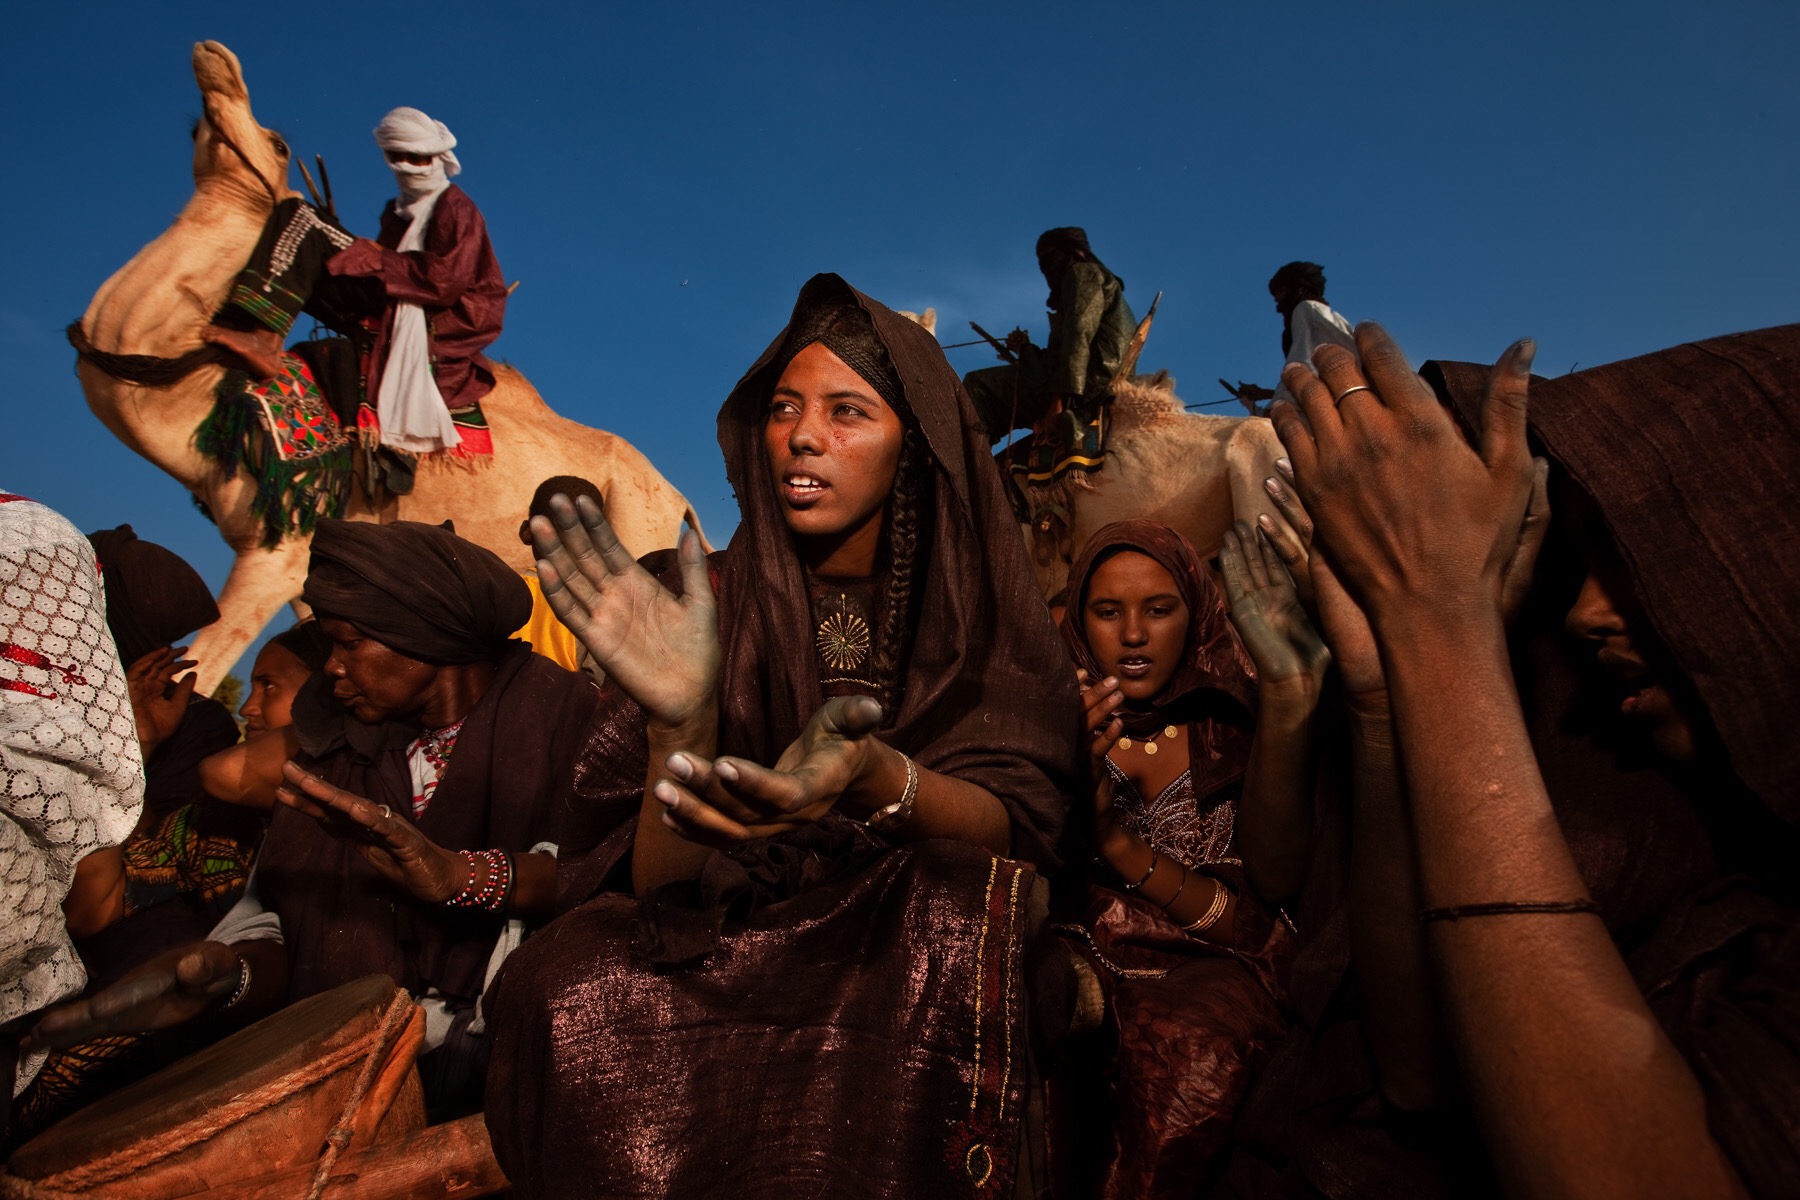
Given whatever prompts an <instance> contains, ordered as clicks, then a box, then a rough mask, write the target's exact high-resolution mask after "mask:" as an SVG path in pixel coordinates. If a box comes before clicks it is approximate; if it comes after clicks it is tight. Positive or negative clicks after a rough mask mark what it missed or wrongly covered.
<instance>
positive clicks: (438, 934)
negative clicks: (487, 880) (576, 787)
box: [256, 642, 598, 1009]
mask: <svg viewBox="0 0 1800 1200" xmlns="http://www.w3.org/2000/svg"><path fill="white" fill-rule="evenodd" d="M320 678H322V677H320V676H315V677H314V683H313V684H309V685H308V687H309V689H311V688H313V687H314V685H316V683H317V682H318V680H319V679H320ZM303 696H306V700H305V701H304V702H296V706H295V718H296V724H297V725H298V726H299V728H300V730H301V733H302V745H303V746H304V747H306V749H307V753H306V755H304V756H303V758H302V760H301V761H302V762H305V763H310V765H311V769H312V770H314V771H316V772H317V773H318V774H319V775H320V776H321V777H322V778H324V779H325V780H327V781H328V782H330V783H333V784H336V785H337V786H338V787H341V788H344V789H346V790H348V791H350V792H353V793H355V794H356V795H358V796H361V797H363V798H364V799H367V800H369V801H371V802H373V803H375V804H386V805H389V806H390V807H392V808H393V810H394V811H395V812H396V813H400V814H410V813H411V811H412V809H411V807H410V806H411V800H412V794H413V789H412V777H411V774H410V773H409V770H408V767H407V761H406V747H407V744H408V743H409V742H410V741H411V740H412V739H413V738H414V737H416V736H417V734H418V732H419V731H418V729H417V727H416V726H414V727H406V726H405V725H403V724H402V723H399V722H395V723H390V724H389V725H385V726H381V727H379V728H377V729H374V730H372V731H371V732H373V733H374V734H376V735H377V736H376V737H375V738H374V739H373V740H371V741H370V742H367V743H364V744H363V747H362V748H361V749H359V748H358V747H357V746H356V745H353V744H352V743H351V742H349V741H347V740H345V738H344V737H343V735H342V728H343V726H342V722H343V721H347V720H349V718H347V717H341V718H340V719H339V721H338V722H336V723H335V727H334V723H333V722H332V721H331V719H330V710H328V709H323V706H322V705H317V701H318V700H319V697H318V695H317V693H316V691H315V692H312V693H311V694H308V693H303ZM597 697H598V692H597V690H596V689H595V687H594V685H593V684H592V682H591V681H589V680H588V679H587V677H586V676H582V675H577V674H575V673H574V672H571V671H565V670H563V669H562V668H561V667H558V666H557V665H556V664H554V663H552V662H550V661H549V660H547V659H544V658H541V657H539V656H537V655H534V654H532V653H531V651H530V650H529V648H527V647H526V646H525V644H524V643H522V642H519V643H514V645H513V648H512V649H510V650H508V651H507V652H506V653H505V654H504V656H503V657H502V658H501V659H500V661H499V663H498V666H497V670H496V672H495V676H494V682H493V684H492V685H491V686H490V687H489V688H488V690H487V691H486V692H485V693H483V695H482V697H481V699H480V700H478V701H477V702H476V704H475V707H474V708H473V709H471V710H470V711H469V715H468V716H467V717H466V718H465V719H464V721H463V726H462V731H461V732H460V733H459V734H458V735H457V738H456V748H455V750H454V751H453V752H452V753H451V756H450V762H449V765H448V767H446V769H445V772H444V775H443V777H442V779H441V781H440V783H439V786H438V789H437V791H436V793H435V794H434V795H433V796H432V800H431V806H430V807H429V808H428V809H427V810H426V811H425V815H424V816H423V817H422V818H420V819H419V820H418V822H417V824H418V827H419V830H420V832H422V833H424V834H425V836H427V837H429V838H430V839H431V840H432V841H434V842H436V843H437V844H438V845H440V846H443V847H446V848H447V849H452V850H465V849H466V850H481V849H491V848H498V849H503V850H510V851H512V852H513V853H514V854H524V853H526V852H528V851H529V850H530V849H531V848H532V846H533V845H535V844H537V843H538V842H545V841H554V840H555V839H554V833H553V828H552V826H553V821H552V816H551V812H552V807H553V804H554V801H555V799H556V798H557V797H558V796H560V795H561V794H562V793H563V790H564V789H565V788H566V787H567V783H568V778H569V772H570V764H571V763H572V761H573V759H574V757H575V753H576V750H577V749H578V748H579V746H580V745H581V739H582V733H583V731H584V730H585V728H586V726H587V722H588V718H589V717H590V716H591V715H592V713H593V711H594V705H595V702H596V699H597ZM325 703H326V704H329V701H325ZM340 711H341V710H340ZM364 728H365V729H368V728H369V727H366V726H365V727H364ZM358 740H359V741H361V739H360V738H359V739H358ZM256 887H257V892H258V894H259V896H260V897H261V899H262V902H263V906H264V907H265V908H267V909H269V910H270V911H272V912H275V913H278V914H279V915H280V917H281V926H282V933H283V936H284V938H285V940H286V943H287V958H288V999H289V1000H290V1002H291V1001H293V1000H299V999H302V998H304V997H306V996H311V995H315V994H317V993H319V992H323V991H327V990H329V989H331V988H333V987H336V986H338V985H339V984H341V983H347V982H349V981H350V980H353V979H360V978H361V977H363V976H364V975H371V974H378V973H379V974H384V975H388V976H391V977H392V978H393V979H394V981H395V982H396V983H398V984H400V986H402V987H404V988H406V989H408V990H409V991H411V992H412V993H413V994H414V995H417V996H422V995H424V994H425V992H426V991H428V990H430V989H434V988H435V989H436V990H437V991H439V992H440V993H442V994H443V995H444V996H445V997H446V998H448V1000H449V1001H450V1004H451V1007H452V1008H453V1009H454V1008H457V1007H466V1006H467V1005H469V1004H472V1003H473V1002H474V1000H475V998H476V997H477V996H478V995H480V993H481V989H482V982H483V973H484V971H485V969H486V967H487V961H488V956H489V955H490V954H491V953H492V951H493V948H494V941H495V938H496V937H497V936H498V934H499V932H500V929H501V926H502V924H503V923H504V921H505V919H506V918H505V915H504V914H501V913H489V912H482V911H478V910H474V909H451V908H446V907H444V906H442V905H437V906H431V905H425V904H422V903H420V902H418V901H415V900H413V899H411V898H409V897H407V896H405V895H403V894H402V893H401V892H400V891H399V890H398V889H396V888H395V886H394V885H393V884H391V883H389V882H388V881H387V880H385V879H383V878H382V877H381V876H380V875H378V874H377V873H376V872H375V869H374V868H373V867H371V866H370V865H369V864H368V862H367V861H366V860H364V858H363V857H362V854H361V853H360V851H359V849H358V848H357V847H356V846H355V845H354V844H352V843H350V842H347V841H343V840H340V839H338V838H336V837H334V836H332V835H331V834H330V833H329V832H327V831H326V830H325V829H324V828H323V827H321V826H320V824H319V823H318V821H316V820H314V819H313V818H311V817H308V816H305V815H303V814H301V813H298V812H295V811H294V810H292V809H289V808H279V809H277V810H276V814H275V818H274V821H273V822H272V823H271V825H270V827H269V835H268V838H267V840H266V841H265V843H264V848H263V854H262V858H261V860H260V862H259V863H258V866H257V873H256Z"/></svg>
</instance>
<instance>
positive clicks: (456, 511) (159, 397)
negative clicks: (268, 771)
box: [78, 42, 705, 694]
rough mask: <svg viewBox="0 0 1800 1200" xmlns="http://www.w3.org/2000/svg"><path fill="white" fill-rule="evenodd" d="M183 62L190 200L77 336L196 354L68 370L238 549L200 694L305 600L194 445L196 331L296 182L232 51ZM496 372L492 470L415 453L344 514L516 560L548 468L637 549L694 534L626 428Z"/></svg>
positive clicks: (121, 274)
mask: <svg viewBox="0 0 1800 1200" xmlns="http://www.w3.org/2000/svg"><path fill="white" fill-rule="evenodd" d="M193 67H194V79H195V81H196V82H197V83H198V84H199V86H200V96H201V101H202V105H203V109H204V113H205V115H204V117H203V119H202V120H201V121H200V123H199V126H198V128H197V130H196V132H195V136H194V194H193V197H192V198H191V199H190V200H189V201H188V203H187V205H186V206H185V207H184V208H183V209H182V210H181V213H180V214H179V215H178V216H177V217H176V218H175V223H174V224H173V225H171V226H170V227H169V228H168V229H167V230H165V231H164V232H163V233H162V234H161V235H160V236H159V237H157V238H156V239H155V240H154V241H152V242H151V243H150V244H149V245H147V246H145V247H144V248H143V249H142V250H140V251H139V252H138V253H137V255H136V256H135V257H134V258H132V260H131V261H130V262H128V263H126V264H125V266H123V267H122V268H120V269H119V271H118V272H117V273H115V274H114V275H113V276H112V278H110V279H108V280H107V281H106V283H105V284H104V285H102V286H101V288H100V290H99V292H97V293H96V294H95V296H94V299H93V301H92V302H91V303H90V304H89V305H88V309H87V312H86V314H85V315H84V316H83V317H82V319H81V333H82V334H83V335H85V337H86V339H87V341H88V342H89V343H90V344H91V346H92V348H93V349H94V350H97V351H99V352H101V354H102V355H134V356H148V357H149V358H151V359H156V360H164V365H165V366H167V365H170V363H169V361H168V360H175V359H178V358H180V357H181V356H183V355H195V357H194V358H190V359H189V360H188V361H189V363H193V362H196V361H200V365H198V366H196V367H195V369H193V370H191V371H188V372H187V373H186V374H182V375H181V376H180V377H179V378H175V379H173V380H172V381H167V382H165V383H164V384H163V385H162V386H143V385H140V384H138V383H132V382H129V381H127V380H125V379H121V378H118V377H116V376H115V375H113V374H109V373H108V372H107V371H106V370H103V369H102V367H101V366H100V365H97V362H96V360H95V359H94V358H93V357H91V356H90V355H89V354H87V353H83V355H82V358H81V361H80V364H79V367H78V374H79V376H80V379H81V386H82V390H83V392H85V393H86V395H87V402H88V406H89V407H90V408H91V409H93V411H94V414H95V415H96V416H98V417H99V418H100V420H101V421H102V422H103V423H104V424H105V425H106V427H107V428H108V429H110V430H111V431H112V432H113V434H114V435H115V436H116V437H118V439H119V440H120V441H122V442H124V443H125V445H127V446H128V447H130V448H131V449H132V450H134V451H136V452H137V453H138V454H141V455H142V456H143V457H145V458H147V459H149V460H150V461H151V462H152V463H154V464H156V465H157V466H158V467H161V468H162V469H163V470H164V471H166V472H168V473H169V474H170V475H171V476H173V477H174V478H175V479H176V480H177V481H178V482H179V483H180V484H181V485H182V486H183V487H185V488H187V489H188V491H189V492H191V493H193V495H194V496H195V498H196V499H198V500H199V501H200V503H201V504H202V505H204V506H205V508H206V510H207V511H208V512H210V513H211V514H212V516H213V519H214V520H215V521H216V523H217V524H218V527H219V534H220V536H222V537H223V538H224V539H225V541H226V543H227V544H228V545H229V546H230V547H231V548H232V550H233V551H234V552H235V554H236V560H235V562H234V563H233V565H232V568H231V574H230V576H229V578H228V579H227V581H226V584H225V589H224V591H223V592H222V593H221V594H220V596H219V612H220V617H219V620H218V621H217V622H216V623H214V624H212V625H210V626H208V627H207V628H206V629H204V630H202V631H201V632H200V634H199V636H198V637H197V638H196V639H195V640H194V643H193V645H192V647H191V649H190V651H189V656H190V657H192V658H194V659H197V660H198V662H199V666H198V668H197V674H198V676H199V685H198V686H199V689H200V690H201V692H202V693H203V694H206V693H210V692H211V691H212V689H213V688H214V687H216V686H217V685H218V683H219V682H220V680H222V679H223V678H224V676H225V673H226V671H227V670H229V669H230V668H231V666H232V665H233V664H234V663H235V662H236V661H237V659H238V657H239V655H241V654H242V653H243V651H244V650H245V649H246V648H247V647H248V646H249V645H250V643H251V642H252V641H254V640H255V638H256V636H257V634H258V633H260V632H261V630H262V629H263V627H264V626H265V625H266V624H268V622H269V620H270V618H272V617H273V616H274V614H275V612H276V610H277V609H279V608H280V607H281V606H282V605H284V604H289V603H293V604H295V606H296V611H302V606H300V605H299V601H298V597H299V594H300V588H301V585H302V583H303V582H304V580H305V577H306V562H307V549H308V545H309V543H310V541H311V538H310V536H308V535H289V536H286V537H283V538H282V539H281V540H280V541H279V542H278V543H277V544H275V545H274V546H272V547H268V548H265V547H264V545H263V544H262V543H263V536H264V534H263V522H262V519H261V518H260V517H258V516H256V515H255V514H253V513H252V511H251V502H252V499H253V498H254V495H255V491H256V481H255V480H253V479H251V478H250V477H249V476H248V474H247V473H246V472H244V471H237V472H234V473H232V474H226V473H225V472H224V471H223V470H222V469H221V468H220V467H219V465H218V464H217V463H216V462H214V461H213V460H211V459H209V458H207V457H206V456H205V455H203V454H201V453H200V451H199V450H198V449H197V448H196V446H195V431H196V429H197V428H198V427H199V426H200V424H201V423H202V422H203V421H204V420H205V418H206V417H207V415H208V413H209V412H210V411H211V409H212V406H213V391H214V388H215V386H216V385H217V384H218V382H219V380H220V377H221V375H222V373H223V371H224V368H223V367H221V366H219V365H216V364H215V363H213V362H211V361H210V356H209V355H207V354H204V353H199V354H196V352H200V351H201V347H202V343H201V339H200V330H201V328H202V327H203V326H204V325H205V324H206V323H207V322H208V321H209V320H211V318H212V315H213V313H214V312H216V311H217V310H218V307H219V305H220V303H221V302H222V301H223V300H224V299H225V296H226V293H227V292H228V290H229V289H230V287H231V283H232V280H233V279H234V278H235V276H236V275H237V272H238V271H239V270H240V269H241V268H242V267H243V265H244V263H245V262H246V261H248V259H249V257H250V253H251V251H252V249H253V248H254V247H255V245H256V241H257V238H258V237H259V236H260V234H261V232H262V228H263V224H264V221H265V220H266V219H267V217H268V215H269V213H270V212H271V211H272V210H273V208H274V206H275V204H276V203H277V202H278V201H279V200H281V199H285V198H286V197H288V196H291V195H294V194H295V193H294V192H292V191H291V190H290V189H288V188H287V186H286V180H287V178H288V157H289V152H288V147H287V145H286V144H285V143H284V142H283V141H282V140H281V138H280V136H279V135H277V134H275V133H274V132H272V131H271V130H268V129H265V128H263V127H262V126H261V125H259V124H257V122H256V118H255V117H254V116H253V115H252V114H251V111H250V93H249V91H248V89H247V88H246V87H245V85H244V75H243V70H242V68H241V67H240V66H239V64H238V60H237V56H236V55H234V54H232V52H231V51H230V50H228V49H226V48H225V47H224V46H222V45H220V44H219V43H217V42H201V43H199V44H197V45H196V46H195V47H194V52H193ZM101 361H104V359H102V360H101ZM175 369H176V370H179V369H180V368H179V367H177V368H175ZM497 374H498V384H497V386H496V387H495V388H494V390H493V391H492V392H491V393H489V394H488V395H487V396H486V397H484V398H483V400H482V408H483V410H484V411H485V413H486V415H487V419H488V423H489V426H490V428H491V430H492V435H493V441H494V457H493V462H492V465H491V468H489V469H469V468H468V467H467V466H462V465H458V464H456V463H453V462H443V461H435V460H433V459H430V458H427V459H424V460H422V461H421V462H420V464H419V469H418V473H417V478H416V481H415V486H414V490H413V491H412V493H411V494H410V495H406V496H401V497H399V498H398V499H397V500H391V501H389V502H388V503H387V504H386V505H385V506H384V507H383V508H382V510H381V511H380V512H377V511H374V510H373V509H371V508H370V507H369V504H368V502H367V501H366V500H365V499H364V498H363V496H362V493H361V489H360V488H353V489H352V495H351V497H350V499H349V502H348V507H347V509H346V511H345V513H344V515H345V517H347V518H348V519H351V520H359V521H376V520H380V521H392V520H408V521H429V522H440V521H443V520H445V519H447V518H454V520H455V522H456V530H457V532H458V533H459V534H461V535H462V536H463V537H466V538H468V539H470V540H471V541H474V542H476V543H478V544H480V545H482V546H485V547H487V548H488V549H489V550H492V551H494V552H495V553H496V554H498V555H500V557H501V558H503V559H505V560H506V561H507V562H508V563H509V564H511V565H512V566H514V567H517V568H525V567H528V566H530V565H531V552H530V550H529V549H528V548H527V547H526V546H524V545H523V544H522V543H521V542H520V541H519V537H518V528H519V522H520V521H521V520H522V519H523V518H524V515H525V512H526V510H527V508H528V506H529V504H530V499H531V494H532V492H533V491H534V490H535V488H536V487H537V485H538V483H539V482H541V481H542V480H544V479H547V478H549V477H550V476H552V475H579V476H583V477H585V478H588V479H591V480H592V481H593V482H594V483H596V484H597V485H598V486H599V487H600V490H601V492H602V494H603V495H604V497H605V501H606V512H607V515H608V517H609V518H610V519H611V521H612V524H613V528H614V529H616V530H617V531H618V535H619V539H620V541H622V542H623V543H624V545H625V546H626V548H627V549H629V550H630V551H631V553H632V554H634V555H642V554H646V553H648V552H650V551H652V550H657V549H661V548H663V547H667V546H672V545H674V544H675V542H676V539H677V538H678V537H679V535H680V529H681V524H682V522H683V521H686V522H687V523H688V524H689V525H691V526H692V527H693V528H694V530H695V532H696V533H700V525H699V521H698V519H697V518H696V516H695V514H694V510H693V508H692V506H691V505H689V504H688V502H687V501H686V500H685V499H684V498H683V497H682V495H681V493H680V492H678V491H676V490H675V488H674V487H673V486H671V485H670V483H669V482H668V480H666V479H664V478H663V477H662V475H661V474H660V473H659V472H658V471H657V470H656V468H655V467H653V466H651V464H650V460H649V459H647V458H645V457H644V455H643V454H641V453H639V452H638V451H637V450H636V449H635V448H634V447H632V446H631V445H629V444H628V443H626V442H625V440H624V439H622V438H620V437H617V436H615V435H613V434H611V433H607V432H605V431H603V430H599V429H592V428H589V427H587V426H585V425H580V424H577V423H576V422H574V421H570V420H567V419H566V418H563V417H560V416H558V415H557V414H556V413H554V412H552V411H551V410H550V408H549V406H548V405H546V404H545V403H544V401H543V399H542V398H541V397H540V396H539V395H538V393H537V391H536V389H534V388H533V387H532V386H531V384H530V383H528V382H527V381H526V379H525V377H524V376H523V375H521V374H520V373H519V372H518V371H517V370H515V369H513V368H512V367H509V366H501V367H499V368H498V370H497ZM139 377H140V378H142V375H141V374H140V376H139ZM701 537H702V542H703V543H704V540H705V539H704V534H701Z"/></svg>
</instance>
